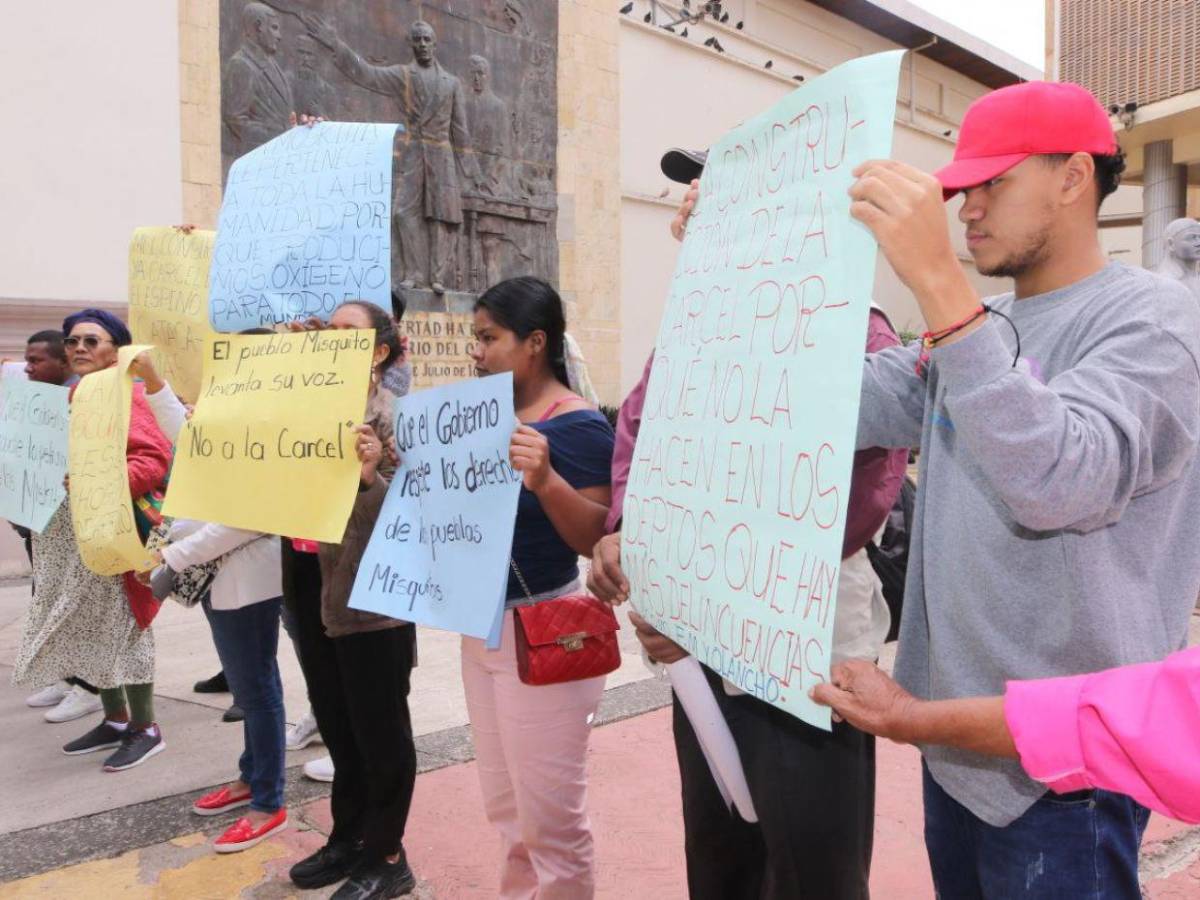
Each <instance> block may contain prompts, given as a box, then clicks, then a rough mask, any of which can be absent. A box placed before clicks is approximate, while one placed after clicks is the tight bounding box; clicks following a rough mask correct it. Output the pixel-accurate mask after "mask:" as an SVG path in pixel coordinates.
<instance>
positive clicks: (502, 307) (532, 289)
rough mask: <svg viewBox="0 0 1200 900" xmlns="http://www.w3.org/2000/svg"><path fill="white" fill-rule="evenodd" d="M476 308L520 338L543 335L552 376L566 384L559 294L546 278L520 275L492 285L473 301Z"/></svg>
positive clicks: (563, 317)
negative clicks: (536, 333)
mask: <svg viewBox="0 0 1200 900" xmlns="http://www.w3.org/2000/svg"><path fill="white" fill-rule="evenodd" d="M475 309H477V310H479V309H485V310H487V312H488V315H490V316H491V317H492V318H493V319H495V320H496V324H497V325H499V326H501V327H502V328H507V329H508V330H509V331H511V332H513V333H514V334H516V336H517V337H518V338H520V339H521V340H525V338H527V337H529V336H530V335H531V334H533V333H534V332H535V331H541V332H544V333H545V335H546V359H547V361H548V362H549V363H550V371H551V372H553V373H554V377H555V378H557V379H558V380H559V381H560V382H562V383H563V384H565V385H566V386H567V387H570V386H571V383H570V381H568V379H567V359H566V352H565V346H564V335H565V334H566V332H567V319H566V314H565V313H564V312H563V303H562V298H561V297H559V296H558V292H557V291H556V290H554V288H552V287H551V286H550V285H549V284H547V283H546V282H545V281H542V279H540V278H533V277H531V276H528V275H522V276H521V277H519V278H509V279H507V280H505V281H501V282H499V283H498V284H494V285H492V286H491V287H490V288H488V289H487V290H486V291H484V292H483V294H481V295H480V297H479V299H478V300H476V301H475Z"/></svg>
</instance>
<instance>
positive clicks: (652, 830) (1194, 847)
mask: <svg viewBox="0 0 1200 900" xmlns="http://www.w3.org/2000/svg"><path fill="white" fill-rule="evenodd" d="M591 746H592V750H591V785H592V791H591V809H592V819H593V826H594V829H595V832H596V851H597V854H596V855H597V860H598V863H599V865H598V891H597V896H598V897H600V898H613V900H617V898H621V900H628V898H643V897H653V898H656V900H675V898H683V897H685V896H686V889H685V884H684V869H683V847H682V842H683V828H682V823H681V819H680V814H679V778H678V773H677V770H676V764H675V756H674V748H673V744H672V740H671V731H670V711H669V710H668V709H662V710H659V711H657V712H652V713H647V714H645V715H641V716H637V717H634V718H632V719H626V720H624V721H621V722H617V723H615V724H612V725H608V726H605V727H602V728H599V729H597V731H596V732H595V734H594V736H593V739H592V745H591ZM180 802H184V801H183V799H182V798H181V800H180ZM328 806H329V804H328V801H327V800H318V801H315V802H312V803H309V804H307V805H305V806H303V807H301V808H300V809H298V810H294V811H293V815H294V819H295V820H296V822H297V827H295V828H293V829H291V830H290V831H288V832H285V833H284V834H283V835H281V836H279V837H278V838H276V839H273V840H272V841H270V842H267V843H265V844H262V845H260V846H258V847H256V848H254V849H253V850H251V851H248V852H246V853H242V854H236V855H233V856H229V857H217V856H215V855H214V854H213V853H212V852H211V849H210V848H209V847H208V845H207V840H206V838H205V836H204V835H203V834H200V833H195V834H191V835H186V836H184V837H181V838H177V839H175V840H173V841H169V842H167V843H164V844H158V845H155V846H152V847H147V848H145V849H142V850H136V851H132V852H130V853H127V854H125V855H123V856H120V857H117V858H116V859H111V860H98V861H94V862H88V863H82V864H79V865H76V866H70V867H67V868H64V869H60V870H57V871H54V872H48V873H45V874H43V875H38V876H34V877H32V878H28V879H24V880H22V881H17V882H12V883H10V884H6V885H0V900H8V898H15V897H21V898H24V897H48V898H49V897H53V898H75V897H79V898H84V897H88V898H90V897H96V896H113V895H116V894H117V893H118V892H120V893H121V894H122V895H124V896H126V897H128V898H131V900H133V898H139V897H147V898H151V897H152V898H173V897H181V898H182V897H187V898H207V897H213V898H217V897H234V896H242V897H247V898H256V900H268V898H270V900H276V898H283V897H290V896H296V895H300V896H304V897H319V896H327V895H328V894H329V893H330V892H331V890H332V889H330V890H327V891H325V892H322V893H308V894H302V895H301V894H299V892H296V891H295V890H294V889H293V888H292V887H291V884H290V882H288V881H287V876H286V872H287V868H288V866H289V865H291V863H292V862H293V861H295V860H296V859H299V858H300V857H302V856H304V855H306V854H307V853H309V852H311V851H312V850H313V849H315V848H316V847H318V846H320V844H321V843H322V842H323V840H324V836H323V835H324V832H327V831H328V827H329V811H328ZM197 824H201V823H199V822H198V823H197ZM223 826H224V821H222V822H220V823H216V824H214V825H213V826H212V830H211V831H210V832H209V834H212V833H214V832H219V831H220V829H221V828H222V827H223ZM921 829H922V813H921V800H920V767H919V759H918V756H917V753H916V751H915V750H914V749H913V748H911V747H900V746H897V745H895V744H892V743H890V742H886V741H882V742H880V744H879V766H878V809H877V818H876V843H875V857H874V859H875V862H874V868H873V871H872V877H871V889H872V894H873V895H874V896H875V897H876V898H883V900H892V898H905V900H908V898H921V897H931V896H932V894H933V891H932V886H931V883H930V879H929V867H928V863H927V862H926V859H925V850H924V846H923V844H922V840H921ZM405 843H406V846H407V848H408V853H409V858H410V859H411V861H412V864H413V868H414V869H415V870H416V872H417V875H418V876H419V878H420V879H421V882H422V883H421V885H420V887H419V889H418V894H417V895H416V896H417V897H418V898H420V900H430V898H434V897H437V898H456V900H457V898H464V900H468V898H486V897H492V896H494V895H495V894H494V891H495V882H496V871H497V864H498V854H499V844H498V841H497V839H496V837H495V835H494V834H493V833H492V830H491V828H490V827H489V826H488V825H487V822H486V821H485V820H484V817H483V812H482V808H481V805H480V795H479V788H478V785H477V782H476V775H475V767H474V764H473V763H467V764H462V765H455V766H448V767H446V768H442V769H438V770H436V771H433V772H428V773H426V774H424V775H421V776H420V777H419V778H418V781H417V793H416V798H415V801H414V806H413V812H412V817H411V820H410V822H409V830H408V838H407V840H406V842H405ZM1198 851H1200V829H1196V828H1189V827H1187V826H1184V825H1180V824H1178V823H1173V822H1168V821H1166V820H1163V819H1160V818H1158V817H1155V819H1154V820H1152V823H1151V828H1150V832H1149V833H1148V834H1147V840H1146V847H1145V852H1144V854H1143V857H1144V860H1145V865H1144V869H1145V871H1146V874H1147V875H1148V876H1150V877H1149V880H1148V883H1147V884H1146V892H1147V896H1149V897H1151V898H1154V900H1183V898H1195V897H1196V896H1200V861H1198V860H1197V853H1198Z"/></svg>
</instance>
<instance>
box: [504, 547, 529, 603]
mask: <svg viewBox="0 0 1200 900" xmlns="http://www.w3.org/2000/svg"><path fill="white" fill-rule="evenodd" d="M508 564H509V566H510V567H512V570H513V574H514V575H516V576H517V584H519V585H521V590H523V591H524V592H525V599H526V600H528V601H529V602H530V603H533V602H534V599H533V594H531V593H530V592H529V585H527V584H526V583H525V576H524V575H522V574H521V570H520V569H519V568H517V561H516V560H515V559H513V558H512V557H511V556H510V557H509V558H508Z"/></svg>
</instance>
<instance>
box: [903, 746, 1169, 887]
mask: <svg viewBox="0 0 1200 900" xmlns="http://www.w3.org/2000/svg"><path fill="white" fill-rule="evenodd" d="M921 771H922V776H923V778H924V793H925V847H926V849H927V850H928V851H929V865H930V868H931V869H932V870H933V884H934V888H935V890H936V891H937V896H938V897H939V898H941V900H964V898H997V900H1001V898H1002V900H1008V898H1018V897H1019V898H1031V900H1034V898H1046V900H1050V898H1053V900H1061V898H1064V897H1072V898H1074V897H1087V898H1090V900H1117V898H1120V900H1125V898H1129V900H1138V898H1140V897H1141V890H1140V888H1139V887H1138V849H1139V848H1140V846H1141V843H1142V832H1144V831H1145V830H1146V822H1147V821H1148V820H1149V818H1150V810H1148V809H1146V808H1145V807H1144V806H1140V805H1138V804H1137V803H1135V802H1134V801H1133V800H1131V799H1130V798H1129V797H1126V796H1124V795H1123V794H1114V793H1112V792H1110V791H1099V790H1096V791H1077V792H1076V793H1073V794H1062V795H1058V794H1053V793H1047V794H1046V795H1045V796H1043V797H1042V798H1041V799H1039V800H1038V801H1037V802H1036V803H1034V804H1033V806H1031V807H1030V808H1029V809H1028V810H1027V811H1026V812H1025V813H1024V815H1022V816H1021V817H1020V818H1018V819H1017V820H1016V821H1015V822H1012V823H1011V824H1009V825H1007V826H1005V827H1004V828H997V827H996V826H994V825H989V824H987V823H986V822H984V821H983V820H981V819H979V818H978V817H976V816H975V815H974V813H972V812H971V811H970V810H968V809H967V808H966V807H965V806H963V805H962V804H960V803H959V802H958V801H957V800H955V799H954V798H953V797H951V796H950V795H949V794H947V793H946V792H945V791H944V790H942V788H941V787H939V786H938V784H937V782H936V781H934V780H933V778H932V777H931V776H930V774H929V770H928V769H927V768H926V767H925V765H924V763H922V764H921Z"/></svg>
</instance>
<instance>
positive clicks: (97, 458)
mask: <svg viewBox="0 0 1200 900" xmlns="http://www.w3.org/2000/svg"><path fill="white" fill-rule="evenodd" d="M147 349H149V348H148V347H146V346H144V345H134V346H131V347H122V348H121V349H120V351H119V352H118V356H117V364H116V365H115V366H111V367H110V368H107V369H104V370H102V371H100V372H93V373H92V374H90V375H85V376H84V378H83V379H82V380H81V381H80V382H79V385H78V387H76V388H75V395H74V396H73V397H72V398H71V415H70V430H69V432H68V443H67V474H68V475H69V476H70V487H69V489H68V493H67V500H68V502H69V503H70V504H71V521H72V524H73V525H74V527H75V541H76V543H77V544H78V545H79V555H80V556H81V557H82V558H83V563H84V565H86V566H87V567H88V568H89V569H91V570H92V571H93V572H95V573H96V574H97V575H120V574H121V573H122V572H129V571H131V570H136V571H139V572H142V571H145V570H147V569H149V568H151V566H153V564H154V560H153V558H152V557H151V555H150V554H149V553H147V552H146V548H145V547H144V546H143V545H142V541H141V538H139V537H138V533H137V525H136V523H135V522H134V519H133V498H132V497H131V496H130V493H129V469H128V468H127V466H126V462H125V459H126V456H125V448H126V445H127V444H128V442H129V404H130V403H131V402H132V399H133V378H132V377H131V376H130V374H129V363H130V362H131V361H132V360H133V358H134V357H135V356H137V354H139V353H140V352H142V351H143V350H147Z"/></svg>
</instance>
